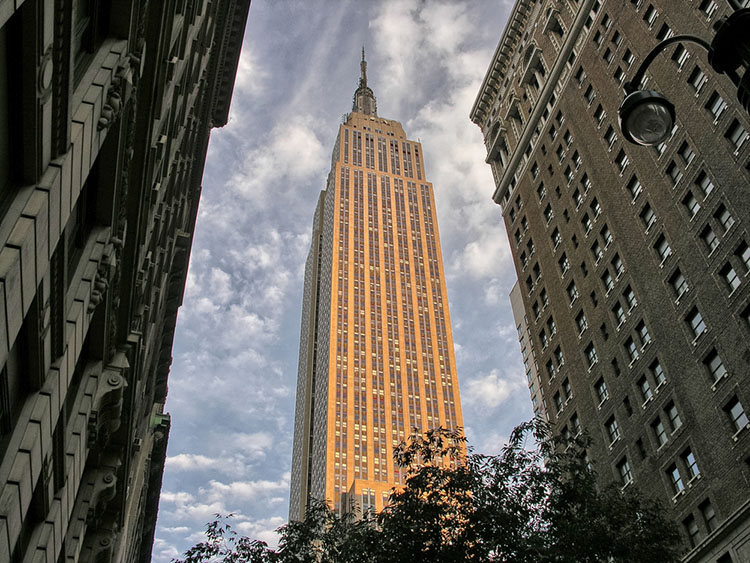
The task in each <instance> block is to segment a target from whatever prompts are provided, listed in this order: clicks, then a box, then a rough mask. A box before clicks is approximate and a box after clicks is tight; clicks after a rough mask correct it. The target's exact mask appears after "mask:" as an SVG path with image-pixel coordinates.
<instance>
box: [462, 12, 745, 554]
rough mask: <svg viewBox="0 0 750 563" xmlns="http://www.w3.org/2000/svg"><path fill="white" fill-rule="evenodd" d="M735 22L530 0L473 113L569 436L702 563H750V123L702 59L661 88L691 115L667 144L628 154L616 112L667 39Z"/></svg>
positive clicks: (542, 370)
mask: <svg viewBox="0 0 750 563" xmlns="http://www.w3.org/2000/svg"><path fill="white" fill-rule="evenodd" d="M729 10H730V8H729V3H728V2H722V1H719V0H689V1H688V0H686V1H685V2H679V3H677V2H671V1H667V0H630V1H624V0H623V1H613V0H607V1H602V0H561V1H551V0H543V1H532V0H519V1H517V2H516V4H515V6H514V8H513V10H512V12H511V15H510V19H509V21H508V24H507V27H506V29H505V31H504V33H503V36H502V38H501V40H500V43H499V45H498V47H497V50H496V51H495V54H494V57H493V60H492V62H491V64H490V68H489V70H488V72H487V74H486V76H485V79H484V82H483V84H482V87H481V91H480V92H479V95H478V97H477V99H476V102H475V104H474V107H473V109H472V112H471V119H472V121H473V122H474V123H476V124H477V125H478V126H479V127H480V128H481V130H482V133H483V135H484V139H485V144H486V147H487V162H488V164H489V165H490V166H491V168H492V172H493V175H494V179H495V184H496V190H495V193H494V196H493V199H494V200H495V202H497V203H498V204H499V205H500V206H501V208H502V213H503V217H504V220H505V225H506V228H507V232H508V238H509V241H510V245H511V249H512V254H513V257H514V264H515V267H516V271H517V274H518V280H519V287H520V293H521V294H520V296H519V297H520V300H521V301H522V305H523V307H522V314H521V317H523V315H525V318H526V321H527V323H528V327H527V329H525V331H526V335H525V336H526V337H527V338H528V339H530V345H531V346H533V350H534V351H533V358H534V360H535V364H536V366H537V368H538V372H539V381H538V383H539V384H540V385H541V390H539V389H532V396H538V395H539V394H540V393H541V396H542V397H543V398H542V408H541V411H543V412H546V413H547V416H548V417H549V419H550V420H551V422H552V423H553V427H554V429H555V431H556V432H557V433H560V434H566V433H569V434H575V433H578V432H579V431H584V430H585V431H586V432H587V433H588V434H589V435H590V436H591V438H592V439H593V443H592V445H591V448H590V450H589V452H588V453H589V457H590V459H591V461H592V462H593V463H594V465H595V467H596V469H597V471H598V474H599V476H600V478H601V480H602V481H603V482H607V481H613V480H615V481H619V482H620V483H621V485H622V486H623V487H628V486H632V485H636V486H638V487H639V488H640V489H642V490H643V491H645V492H646V493H648V494H650V495H653V496H655V497H657V498H660V499H661V500H662V501H663V502H664V504H665V506H667V510H668V511H669V513H670V514H671V516H672V517H673V518H674V519H675V521H676V522H678V523H679V525H680V526H681V527H682V530H683V532H684V540H685V548H686V555H685V559H686V561H691V562H699V561H700V562H718V563H729V562H732V561H733V562H735V563H737V562H741V561H750V495H748V494H747V491H750V428H749V427H748V412H749V411H748V409H750V369H749V366H750V349H749V348H750V248H749V246H748V245H749V244H750V198H748V197H747V195H748V188H749V187H750V173H749V170H750V142H749V141H748V133H747V132H748V130H750V120H748V116H747V114H746V113H744V112H743V110H741V108H740V107H739V105H738V104H737V103H736V101H735V90H736V89H735V87H734V86H733V85H732V83H731V82H730V81H729V79H727V78H726V77H723V76H717V75H715V73H713V71H712V70H711V68H710V66H709V64H708V62H707V60H706V53H705V51H701V50H700V48H699V47H696V46H695V45H693V44H689V43H684V44H677V45H676V46H674V47H671V48H670V49H669V50H668V51H667V52H666V53H664V54H662V55H661V56H660V57H658V58H657V59H656V60H655V62H654V63H653V64H652V65H651V67H650V71H649V74H648V75H647V76H649V77H650V78H649V87H650V88H652V89H655V90H659V91H662V92H663V93H665V94H666V96H667V97H668V98H669V99H670V100H671V101H672V102H673V103H674V104H675V107H676V110H677V122H676V126H675V128H674V130H673V131H672V134H671V136H670V138H669V139H668V140H667V141H666V142H665V143H663V144H661V145H659V146H657V147H655V148H646V147H640V146H635V145H632V144H629V143H627V141H625V140H624V139H623V136H622V134H621V132H620V130H619V127H618V123H617V108H618V106H619V105H620V103H621V101H622V99H623V91H622V84H623V82H624V81H625V80H627V79H628V78H629V77H630V76H631V75H632V74H633V73H634V72H635V69H636V67H637V65H638V64H639V63H640V61H641V60H643V58H644V57H645V55H646V54H647V53H648V52H649V51H650V49H651V48H652V47H653V46H654V45H655V44H656V43H657V42H658V41H659V40H661V39H664V38H667V37H669V36H671V35H673V34H684V33H691V34H695V35H699V36H702V37H704V38H708V39H709V40H710V38H711V37H712V35H713V32H712V26H713V24H714V23H715V21H716V20H717V19H718V18H719V17H720V16H722V15H725V14H727V13H728V12H729ZM517 318H518V316H517ZM520 320H522V319H519V321H520ZM518 324H519V325H520V327H521V330H524V326H523V324H522V323H521V322H519V323H518ZM529 381H530V383H531V382H533V381H534V379H533V374H532V375H530V380H529Z"/></svg>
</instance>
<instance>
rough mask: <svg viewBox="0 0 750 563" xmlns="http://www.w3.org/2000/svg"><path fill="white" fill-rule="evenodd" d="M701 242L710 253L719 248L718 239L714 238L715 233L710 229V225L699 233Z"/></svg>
mask: <svg viewBox="0 0 750 563" xmlns="http://www.w3.org/2000/svg"><path fill="white" fill-rule="evenodd" d="M701 240H702V241H703V243H704V244H705V245H706V248H708V252H709V253H711V252H713V250H714V249H715V248H716V247H717V246H719V239H718V238H717V237H716V233H714V230H713V229H712V228H711V225H706V228H705V229H703V231H702V232H701Z"/></svg>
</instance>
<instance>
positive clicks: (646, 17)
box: [643, 4, 659, 27]
mask: <svg viewBox="0 0 750 563" xmlns="http://www.w3.org/2000/svg"><path fill="white" fill-rule="evenodd" d="M658 15H659V12H657V11H656V8H654V7H653V5H651V4H649V5H648V8H646V11H645V12H644V13H643V21H645V22H646V25H648V26H649V27H651V26H652V25H654V21H656V16H658Z"/></svg>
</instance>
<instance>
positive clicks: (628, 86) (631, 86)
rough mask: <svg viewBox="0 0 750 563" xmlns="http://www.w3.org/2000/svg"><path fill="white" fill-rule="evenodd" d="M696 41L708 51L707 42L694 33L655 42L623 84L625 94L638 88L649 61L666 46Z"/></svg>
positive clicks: (649, 63)
mask: <svg viewBox="0 0 750 563" xmlns="http://www.w3.org/2000/svg"><path fill="white" fill-rule="evenodd" d="M682 42H687V43H697V44H698V45H700V46H701V47H703V48H704V49H705V50H706V51H708V50H709V49H710V48H711V46H710V45H709V44H708V42H707V41H705V40H703V39H701V38H700V37H696V36H695V35H674V36H672V37H670V38H668V39H664V40H663V41H661V42H659V43H657V44H656V46H655V47H654V48H653V49H651V52H650V53H649V54H648V55H646V58H645V59H643V62H642V63H641V66H639V67H638V70H637V71H635V74H634V75H633V79H632V80H631V81H630V82H626V83H625V84H624V85H623V88H624V89H625V93H626V94H631V93H632V92H635V91H636V90H638V89H639V87H640V85H641V82H642V81H643V76H644V75H645V74H646V70H647V69H648V67H649V66H650V65H651V63H652V62H653V61H654V59H655V58H656V57H657V55H659V53H661V52H662V51H664V49H666V48H667V47H669V46H670V45H672V44H674V43H682Z"/></svg>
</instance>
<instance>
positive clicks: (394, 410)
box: [290, 53, 463, 520]
mask: <svg viewBox="0 0 750 563" xmlns="http://www.w3.org/2000/svg"><path fill="white" fill-rule="evenodd" d="M361 64H362V76H361V78H360V84H359V88H358V89H357V91H356V93H355V95H354V106H353V109H352V112H351V113H349V114H348V115H347V116H346V117H345V119H344V122H343V123H342V125H341V126H340V128H339V132H338V136H337V139H336V144H335V147H334V150H333V161H332V165H331V171H330V173H329V175H328V183H327V187H326V189H325V190H324V191H322V192H321V194H320V198H319V201H318V206H317V209H316V212H315V219H314V224H313V237H312V244H311V248H310V253H309V256H308V259H307V265H306V270H305V290H304V300H303V312H302V331H301V338H300V359H299V373H298V382H297V406H296V413H295V429H294V451H293V458H292V483H291V499H290V518H291V519H295V520H297V519H303V518H304V512H305V508H306V506H307V503H308V500H309V499H310V498H316V499H321V500H323V499H325V500H327V501H329V502H330V503H331V504H332V506H333V507H335V508H336V509H337V510H347V509H348V506H347V503H348V502H349V501H351V502H352V503H356V504H357V505H358V506H359V507H361V508H363V509H368V508H369V509H373V510H376V511H379V510H381V509H382V508H383V506H384V504H385V503H386V502H387V499H388V496H389V494H390V491H391V490H392V488H393V487H394V486H397V485H398V484H400V483H402V482H403V479H404V475H403V474H402V472H401V471H400V470H399V468H398V467H397V466H396V467H394V463H393V449H394V447H395V446H396V445H398V444H399V443H400V442H402V441H403V440H405V439H406V438H407V437H408V436H409V434H410V433H411V431H412V429H413V428H417V429H420V430H426V429H429V428H434V427H438V426H442V427H444V428H457V427H461V426H462V425H463V422H462V415H461V404H460V400H459V395H458V380H457V377H456V370H455V358H454V352H453V338H452V334H451V324H450V317H449V314H448V298H447V294H446V289H445V275H444V272H443V265H442V256H441V250H440V238H439V236H438V227H437V217H436V215H435V202H434V196H433V189H432V185H431V184H430V182H428V181H427V178H426V175H425V167H424V160H423V156H422V154H423V153H422V146H421V144H420V143H418V142H415V141H411V140H409V139H407V138H406V134H405V133H404V130H403V128H402V126H401V124H400V123H398V122H396V121H393V120H389V119H384V118H382V117H379V116H378V115H377V111H376V104H375V97H374V96H373V93H372V90H371V89H370V88H369V87H368V86H367V76H366V63H365V61H364V53H363V59H362V63H361Z"/></svg>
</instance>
